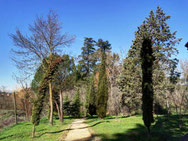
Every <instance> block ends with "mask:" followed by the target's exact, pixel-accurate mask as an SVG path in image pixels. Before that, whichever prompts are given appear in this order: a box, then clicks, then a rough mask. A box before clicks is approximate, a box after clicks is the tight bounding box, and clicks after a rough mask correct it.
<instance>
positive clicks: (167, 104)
mask: <svg viewBox="0 0 188 141" xmlns="http://www.w3.org/2000/svg"><path fill="white" fill-rule="evenodd" d="M166 109H167V116H169V101H168V96H167V94H166Z"/></svg>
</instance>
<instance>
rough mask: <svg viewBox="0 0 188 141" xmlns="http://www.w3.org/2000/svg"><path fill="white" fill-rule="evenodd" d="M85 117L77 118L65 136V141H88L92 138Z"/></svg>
mask: <svg viewBox="0 0 188 141" xmlns="http://www.w3.org/2000/svg"><path fill="white" fill-rule="evenodd" d="M84 121H85V120H84V119H76V120H75V121H74V122H73V123H72V125H71V128H70V130H69V132H68V134H67V137H66V138H65V141H88V140H89V139H90V138H91V133H90V132H89V128H88V125H87V124H85V123H84Z"/></svg>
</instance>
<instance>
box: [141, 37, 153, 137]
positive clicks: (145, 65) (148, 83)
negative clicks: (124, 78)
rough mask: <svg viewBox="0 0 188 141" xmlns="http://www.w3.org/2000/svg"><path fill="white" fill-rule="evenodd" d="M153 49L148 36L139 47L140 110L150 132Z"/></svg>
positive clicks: (151, 119)
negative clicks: (140, 72)
mask: <svg viewBox="0 0 188 141" xmlns="http://www.w3.org/2000/svg"><path fill="white" fill-rule="evenodd" d="M153 61H154V57H153V50H152V43H151V40H150V39H149V38H146V39H144V41H143V44H142V48H141V67H142V110H143V120H144V124H145V126H146V127H147V129H148V133H149V134H150V126H151V123H152V122H154V119H153V82H152V73H153Z"/></svg>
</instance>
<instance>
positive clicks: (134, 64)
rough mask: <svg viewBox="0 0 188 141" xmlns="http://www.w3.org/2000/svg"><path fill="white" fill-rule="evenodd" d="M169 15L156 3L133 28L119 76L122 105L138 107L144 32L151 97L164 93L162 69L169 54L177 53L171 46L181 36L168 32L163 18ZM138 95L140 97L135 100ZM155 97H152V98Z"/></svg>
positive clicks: (165, 67)
mask: <svg viewBox="0 0 188 141" xmlns="http://www.w3.org/2000/svg"><path fill="white" fill-rule="evenodd" d="M169 19H170V16H168V15H166V14H165V13H164V12H163V10H162V9H161V8H160V7H159V6H158V7H157V10H156V12H154V11H153V10H152V11H151V12H150V14H149V17H147V18H146V20H144V22H143V24H142V25H140V26H139V27H138V30H137V31H136V32H135V39H134V41H133V44H132V46H131V48H130V50H129V51H128V56H127V57H126V59H125V60H124V69H123V72H122V74H121V76H120V81H119V86H120V90H121V91H122V92H123V97H122V100H123V102H125V105H129V106H130V107H131V108H132V109H135V106H134V103H137V104H138V105H137V106H136V107H137V109H138V107H141V102H140V103H139V101H141V92H142V91H141V80H142V77H141V75H140V74H141V61H140V60H141V59H140V50H141V47H142V43H143V36H144V35H145V34H146V33H147V34H148V35H150V36H151V37H152V38H151V41H152V48H153V55H154V57H155V61H154V66H153V85H154V93H155V97H158V95H162V94H164V92H163V91H162V90H163V88H164V87H165V85H164V83H163V82H164V80H165V79H164V78H165V73H164V72H165V71H169V67H170V65H169V62H170V60H171V59H172V57H173V56H172V55H177V53H178V50H177V49H176V48H175V46H176V45H177V44H178V43H179V41H180V40H181V39H180V38H177V37H176V32H171V30H170V27H169V25H168V24H167V21H168V20H169ZM139 99H140V100H139ZM155 100H156V99H155Z"/></svg>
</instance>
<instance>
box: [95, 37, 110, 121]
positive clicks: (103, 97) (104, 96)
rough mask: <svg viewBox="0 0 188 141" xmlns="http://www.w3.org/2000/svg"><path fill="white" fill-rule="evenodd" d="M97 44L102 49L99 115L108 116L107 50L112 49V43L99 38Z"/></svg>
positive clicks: (98, 95)
mask: <svg viewBox="0 0 188 141" xmlns="http://www.w3.org/2000/svg"><path fill="white" fill-rule="evenodd" d="M97 46H98V47H99V50H100V51H101V64H100V68H99V82H98V92H97V115H98V117H100V118H104V117H105V116H106V110H107V101H108V79H107V74H106V52H107V51H109V50H110V49H111V44H109V42H108V41H103V40H102V39H99V40H98V42H97Z"/></svg>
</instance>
